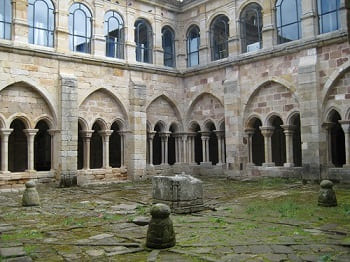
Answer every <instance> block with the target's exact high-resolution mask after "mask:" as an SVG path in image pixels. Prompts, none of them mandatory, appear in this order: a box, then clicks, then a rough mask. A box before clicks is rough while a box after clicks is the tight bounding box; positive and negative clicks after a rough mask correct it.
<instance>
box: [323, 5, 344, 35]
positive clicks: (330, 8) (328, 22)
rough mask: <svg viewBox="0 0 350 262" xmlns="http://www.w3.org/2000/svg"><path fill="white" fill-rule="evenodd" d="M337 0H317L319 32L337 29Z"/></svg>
mask: <svg viewBox="0 0 350 262" xmlns="http://www.w3.org/2000/svg"><path fill="white" fill-rule="evenodd" d="M339 2H340V1H339V0H332V1H330V0H317V13H318V26H319V32H320V34H324V33H328V32H332V31H335V30H338V29H339V5H340V3H339Z"/></svg>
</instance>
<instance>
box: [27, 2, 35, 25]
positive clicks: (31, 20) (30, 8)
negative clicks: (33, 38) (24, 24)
mask: <svg viewBox="0 0 350 262" xmlns="http://www.w3.org/2000/svg"><path fill="white" fill-rule="evenodd" d="M33 10H34V9H33V6H32V5H28V24H29V26H33V13H34V11H33Z"/></svg>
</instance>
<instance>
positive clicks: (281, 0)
mask: <svg viewBox="0 0 350 262" xmlns="http://www.w3.org/2000/svg"><path fill="white" fill-rule="evenodd" d="M285 1H294V2H295V4H296V20H295V21H293V22H290V23H287V24H283V23H282V22H283V20H282V17H283V11H282V10H283V9H282V5H283V3H286V2H285ZM299 6H300V8H299ZM278 9H279V14H280V15H279V17H278ZM299 9H300V10H299ZM275 10H276V11H275V18H276V19H275V22H276V33H277V44H284V43H288V42H291V41H295V40H299V39H301V37H302V28H301V15H302V1H301V0H276V3H275ZM284 11H285V10H284ZM279 24H280V25H279ZM294 24H297V28H298V29H297V32H298V34H297V35H298V36H297V39H291V40H284V41H282V39H283V38H284V37H283V28H285V27H287V26H291V25H294ZM279 31H281V33H279ZM284 39H286V38H284Z"/></svg>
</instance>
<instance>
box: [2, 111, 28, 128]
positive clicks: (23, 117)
mask: <svg viewBox="0 0 350 262" xmlns="http://www.w3.org/2000/svg"><path fill="white" fill-rule="evenodd" d="M16 119H20V120H21V121H22V122H23V123H24V125H25V128H26V129H30V128H33V126H32V123H31V121H30V119H29V117H28V116H27V115H26V114H24V113H17V114H13V115H11V116H10V117H9V118H8V120H7V122H8V126H10V125H11V123H12V122H13V121H14V120H16Z"/></svg>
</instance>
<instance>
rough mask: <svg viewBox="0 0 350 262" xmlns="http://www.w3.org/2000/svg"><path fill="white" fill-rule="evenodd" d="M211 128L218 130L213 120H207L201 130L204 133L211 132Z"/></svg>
mask: <svg viewBox="0 0 350 262" xmlns="http://www.w3.org/2000/svg"><path fill="white" fill-rule="evenodd" d="M211 126H214V128H215V130H216V125H215V122H214V121H213V120H212V119H207V120H205V121H204V123H203V126H202V128H201V129H202V130H204V131H210V128H211Z"/></svg>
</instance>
